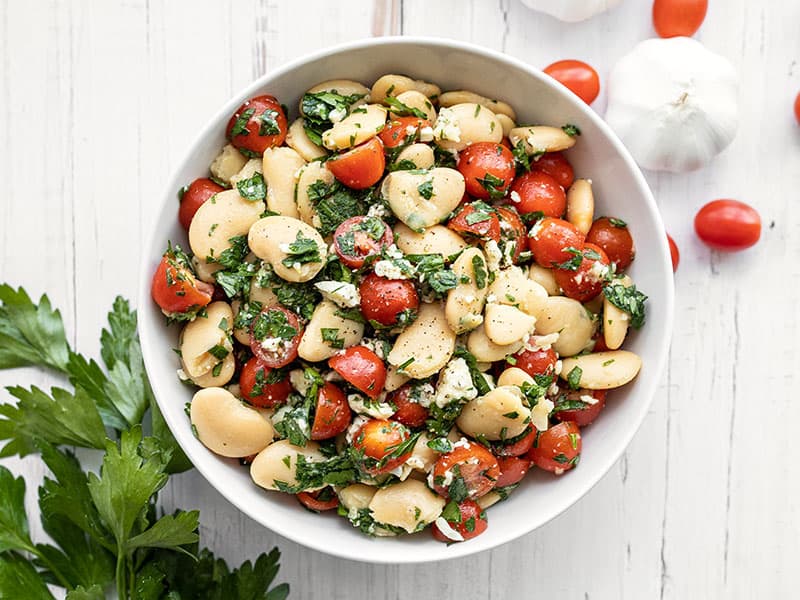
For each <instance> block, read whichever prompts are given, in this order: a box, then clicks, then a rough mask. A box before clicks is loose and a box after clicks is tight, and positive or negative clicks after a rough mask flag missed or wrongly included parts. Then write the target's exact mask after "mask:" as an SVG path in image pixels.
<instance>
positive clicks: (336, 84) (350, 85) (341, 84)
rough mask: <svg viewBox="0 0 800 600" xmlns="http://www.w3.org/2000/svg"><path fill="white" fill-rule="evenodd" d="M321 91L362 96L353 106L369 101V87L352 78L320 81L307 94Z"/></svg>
mask: <svg viewBox="0 0 800 600" xmlns="http://www.w3.org/2000/svg"><path fill="white" fill-rule="evenodd" d="M319 92H333V93H334V94H339V95H340V96H361V98H359V99H358V100H356V102H355V103H354V104H352V105H351V106H356V105H357V104H358V103H365V102H368V101H369V93H370V92H369V88H368V87H367V86H365V85H364V84H363V83H359V82H358V81H353V80H352V79H331V80H328V81H323V82H322V83H318V84H317V85H315V86H314V87H312V88H310V89H309V90H308V91H307V92H306V94H317V93H319ZM300 112H301V113H302V112H303V105H302V104H301V105H300Z"/></svg>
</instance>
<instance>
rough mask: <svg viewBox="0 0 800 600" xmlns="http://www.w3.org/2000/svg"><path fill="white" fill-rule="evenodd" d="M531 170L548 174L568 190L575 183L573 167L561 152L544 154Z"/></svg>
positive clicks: (533, 164)
mask: <svg viewBox="0 0 800 600" xmlns="http://www.w3.org/2000/svg"><path fill="white" fill-rule="evenodd" d="M531 169H533V170H535V171H542V172H543V173H547V174H548V175H550V177H552V178H553V179H555V180H556V181H557V182H558V185H560V186H561V187H563V188H564V189H567V188H568V187H569V186H571V185H572V183H573V182H574V181H575V172H574V171H573V170H572V165H571V164H570V162H569V161H568V160H567V159H566V158H564V155H563V154H561V152H548V153H547V154H543V155H542V156H541V158H539V159H537V160H536V162H533V163H531Z"/></svg>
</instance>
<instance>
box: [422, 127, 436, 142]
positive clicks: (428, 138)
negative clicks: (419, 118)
mask: <svg viewBox="0 0 800 600" xmlns="http://www.w3.org/2000/svg"><path fill="white" fill-rule="evenodd" d="M419 141H420V142H432V141H433V127H431V126H430V125H426V126H425V127H423V128H422V129H420V130H419Z"/></svg>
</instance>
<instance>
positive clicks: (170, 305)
mask: <svg viewBox="0 0 800 600" xmlns="http://www.w3.org/2000/svg"><path fill="white" fill-rule="evenodd" d="M213 294H214V286H213V285H211V284H210V283H206V282H205V281H200V280H199V279H196V278H195V276H194V274H193V273H192V272H191V271H190V270H189V269H188V268H187V267H186V266H184V265H182V264H181V263H180V262H179V261H178V260H177V259H176V258H175V254H174V253H171V252H170V251H169V250H167V252H165V253H164V256H163V257H162V258H161V262H160V263H159V265H158V268H157V269H156V272H155V273H154V274H153V283H152V286H151V288H150V295H151V296H152V297H153V300H154V301H155V303H156V304H158V306H159V307H160V308H161V310H162V311H164V312H165V313H168V314H178V313H187V312H189V311H193V310H199V309H200V308H202V307H204V306H207V305H208V303H209V302H211V298H212V296H213Z"/></svg>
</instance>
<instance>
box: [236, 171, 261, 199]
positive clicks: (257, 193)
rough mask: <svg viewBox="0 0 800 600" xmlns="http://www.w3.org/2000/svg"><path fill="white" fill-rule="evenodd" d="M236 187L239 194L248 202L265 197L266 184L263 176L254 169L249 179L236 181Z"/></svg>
mask: <svg viewBox="0 0 800 600" xmlns="http://www.w3.org/2000/svg"><path fill="white" fill-rule="evenodd" d="M236 189H237V190H239V195H240V196H241V197H242V198H244V199H245V200H248V201H250V202H258V201H259V200H266V198H267V184H266V183H265V182H264V176H263V175H262V174H261V173H259V172H258V171H256V172H255V173H253V176H252V177H250V178H249V179H242V180H241V181H237V182H236Z"/></svg>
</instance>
